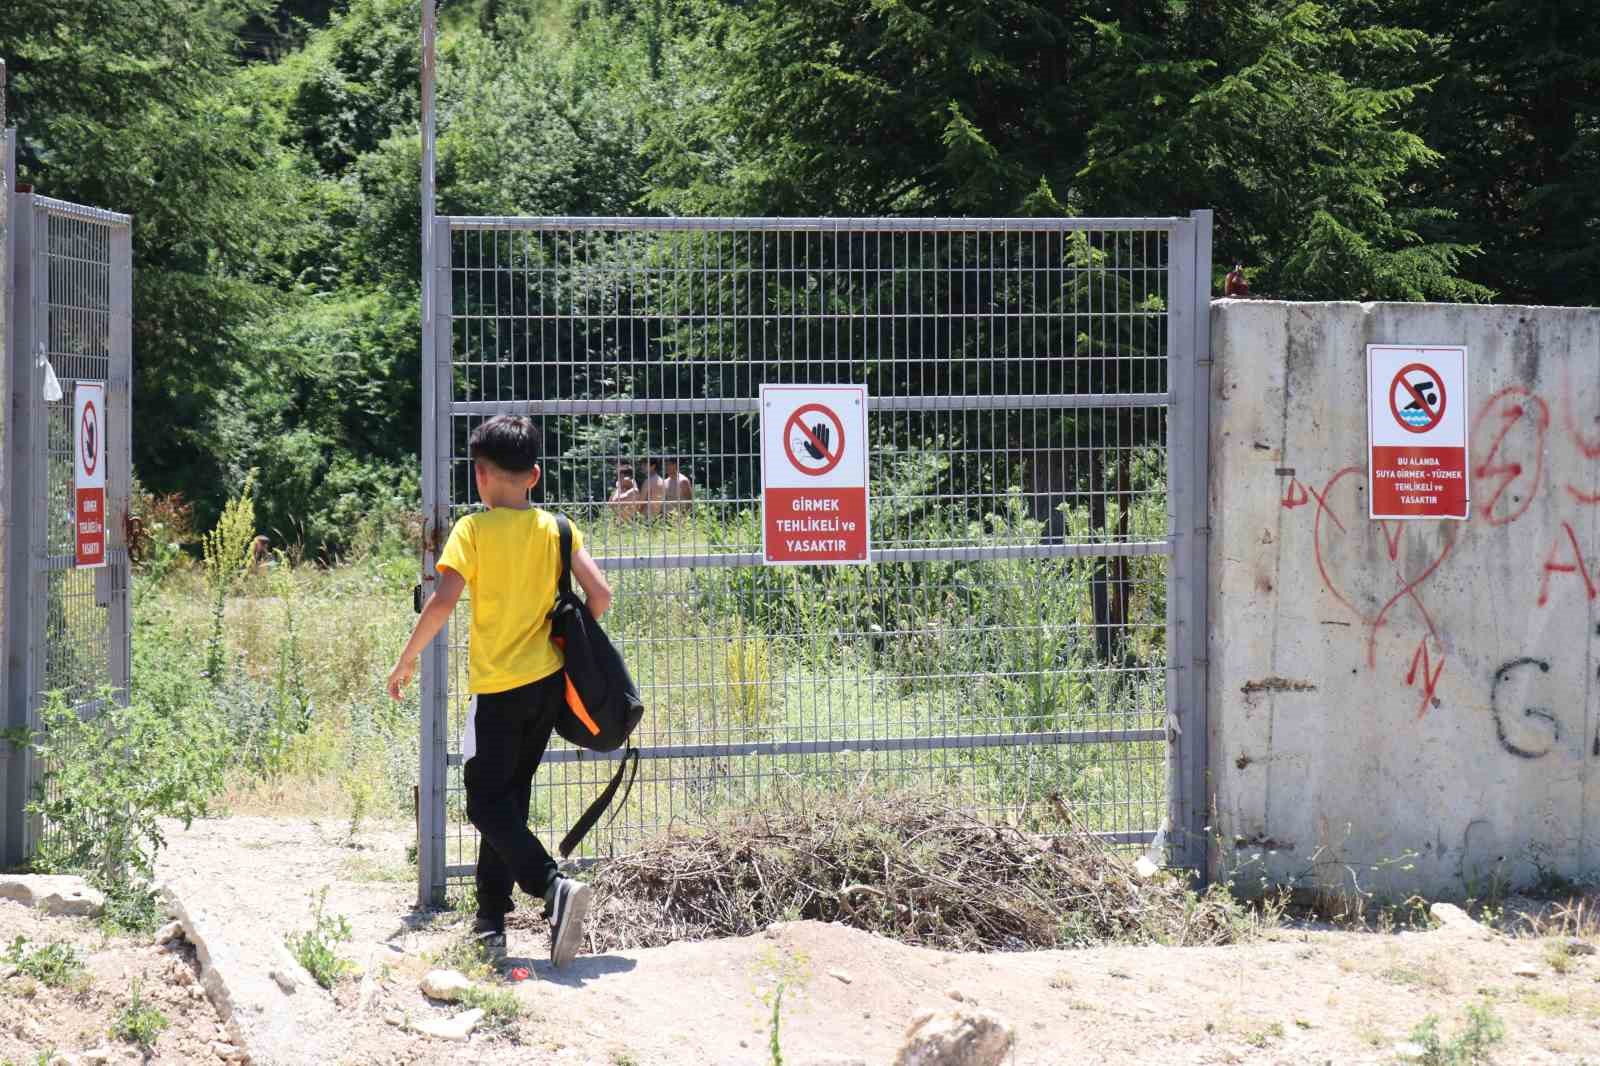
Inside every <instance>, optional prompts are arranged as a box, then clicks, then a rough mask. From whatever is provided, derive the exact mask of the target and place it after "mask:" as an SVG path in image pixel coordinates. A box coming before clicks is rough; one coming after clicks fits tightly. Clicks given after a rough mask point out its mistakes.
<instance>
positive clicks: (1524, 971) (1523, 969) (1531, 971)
mask: <svg viewBox="0 0 1600 1066" xmlns="http://www.w3.org/2000/svg"><path fill="white" fill-rule="evenodd" d="M1511 975H1512V976H1513V977H1538V976H1540V970H1539V967H1537V966H1535V965H1533V964H1532V963H1527V962H1525V963H1523V964H1522V965H1521V966H1518V967H1516V968H1515V969H1513V970H1512V971H1511Z"/></svg>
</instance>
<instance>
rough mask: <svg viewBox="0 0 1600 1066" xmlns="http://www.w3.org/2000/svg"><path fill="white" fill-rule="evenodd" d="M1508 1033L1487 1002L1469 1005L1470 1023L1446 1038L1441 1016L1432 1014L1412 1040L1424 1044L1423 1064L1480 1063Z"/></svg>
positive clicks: (1473, 1065)
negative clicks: (1442, 1028)
mask: <svg viewBox="0 0 1600 1066" xmlns="http://www.w3.org/2000/svg"><path fill="white" fill-rule="evenodd" d="M1505 1037H1506V1027H1505V1025H1504V1024H1503V1023H1502V1022H1501V1021H1500V1019H1499V1018H1497V1017H1495V1014H1494V1011H1493V1010H1491V1009H1490V1008H1489V1006H1488V1005H1487V1004H1485V1005H1483V1006H1470V1007H1468V1008H1467V1024H1466V1027H1465V1028H1464V1029H1462V1030H1461V1032H1459V1033H1457V1034H1456V1035H1455V1036H1454V1037H1452V1038H1451V1039H1450V1040H1448V1041H1446V1040H1444V1039H1443V1038H1442V1037H1440V1036H1439V1019H1438V1018H1437V1017H1435V1016H1434V1015H1431V1014H1430V1015H1428V1017H1426V1018H1424V1019H1423V1021H1422V1023H1421V1024H1420V1025H1418V1026H1417V1027H1416V1028H1415V1029H1413V1030H1412V1031H1411V1042H1412V1043H1414V1044H1417V1045H1419V1046H1420V1047H1421V1048H1422V1058H1420V1059H1419V1060H1418V1061H1419V1062H1420V1063H1421V1064H1422V1066H1477V1064H1479V1063H1487V1062H1488V1061H1489V1050H1490V1049H1491V1048H1493V1047H1494V1046H1495V1045H1496V1044H1498V1043H1499V1042H1500V1041H1502V1040H1504V1039H1505Z"/></svg>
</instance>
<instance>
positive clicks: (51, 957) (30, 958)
mask: <svg viewBox="0 0 1600 1066" xmlns="http://www.w3.org/2000/svg"><path fill="white" fill-rule="evenodd" d="M5 961H6V962H7V963H9V964H10V965H12V966H15V967H16V968H17V973H19V974H21V975H22V976H24V977H31V978H33V979H34V980H36V981H39V982H41V983H42V984H46V985H49V986H50V987H51V988H65V987H67V986H68V985H70V984H73V983H75V982H77V981H78V980H79V979H80V978H81V977H84V976H85V975H84V970H83V960H82V959H80V958H78V952H77V950H76V949H74V948H73V946H72V945H71V944H66V943H54V944H45V945H44V946H43V947H38V948H34V949H33V950H32V951H29V950H28V938H27V937H24V936H19V937H17V938H16V939H15V940H13V941H12V942H11V947H10V948H8V949H7V950H6V953H5Z"/></svg>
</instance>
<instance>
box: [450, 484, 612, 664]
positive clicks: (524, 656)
mask: <svg viewBox="0 0 1600 1066" xmlns="http://www.w3.org/2000/svg"><path fill="white" fill-rule="evenodd" d="M582 547H583V534H582V533H579V532H578V528H577V526H573V528H572V554H573V555H577V554H578V551H579V549H581V548H582ZM438 565H439V568H440V569H445V568H448V569H451V570H454V571H455V572H456V573H458V574H460V575H461V577H462V579H463V580H464V581H466V583H467V589H468V591H469V592H470V593H471V594H472V628H471V629H470V630H469V631H468V632H469V644H468V649H469V655H468V669H467V688H468V690H469V691H470V692H471V693H472V694H473V695H480V694H483V693H489V692H506V691H508V690H510V689H514V688H517V687H519V686H521V685H526V684H528V683H529V682H532V681H538V680H540V679H541V678H545V677H549V676H550V675H551V674H553V673H555V672H556V671H557V670H559V669H561V667H562V666H563V665H564V664H563V661H562V658H561V650H560V649H559V648H557V647H556V646H555V645H554V644H552V643H550V609H551V608H552V607H554V606H555V602H556V585H557V583H559V582H560V580H561V531H560V530H559V529H558V528H557V527H556V519H555V516H554V515H552V514H550V513H548V512H546V511H541V510H539V509H538V508H536V507H530V508H527V509H525V510H517V509H514V508H506V507H494V508H491V509H489V510H487V511H479V512H477V513H475V514H470V515H467V516H466V517H465V518H463V519H461V521H459V522H457V523H456V524H455V527H454V528H453V529H451V530H450V539H449V540H448V541H446V542H445V546H444V551H443V552H441V553H440V555H439V564H438Z"/></svg>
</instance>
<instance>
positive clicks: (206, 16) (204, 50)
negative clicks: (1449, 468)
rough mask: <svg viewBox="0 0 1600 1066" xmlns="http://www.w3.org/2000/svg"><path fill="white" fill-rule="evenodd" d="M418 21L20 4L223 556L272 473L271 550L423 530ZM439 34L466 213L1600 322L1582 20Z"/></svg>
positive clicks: (39, 144)
mask: <svg viewBox="0 0 1600 1066" xmlns="http://www.w3.org/2000/svg"><path fill="white" fill-rule="evenodd" d="M420 3H421V0H277V2H273V0H82V2H75V3H72V4H59V3H48V2H46V0H11V2H9V3H6V4H4V5H0V55H4V56H5V57H6V58H7V59H8V60H9V61H10V65H11V72H12V79H11V84H10V86H9V93H10V97H9V104H10V107H11V113H12V114H13V116H14V117H15V118H16V120H17V121H18V123H19V124H20V126H21V130H22V160H21V162H22V174H23V180H26V181H31V182H33V183H34V184H35V185H36V186H37V187H38V188H39V189H40V190H41V191H43V192H46V193H49V194H51V195H58V196H62V197H66V198H71V199H76V200H81V201H85V202H89V203H95V204H99V205H103V206H107V207H111V208H114V209H118V210H124V211H129V212H131V213H132V214H133V215H134V216H135V255H136V270H137V274H136V291H135V307H136V323H135V344H136V347H137V361H136V365H137V380H136V383H135V384H136V401H135V402H136V404H137V405H138V410H139V412H140V423H139V431H138V432H137V433H136V434H135V441H136V456H135V458H136V463H137V465H138V468H139V470H140V473H141V476H142V478H143V479H144V481H145V483H146V484H148V485H149V486H150V487H151V488H152V489H153V490H155V491H157V492H169V491H174V490H178V491H182V492H184V493H185V494H186V495H188V496H189V497H190V498H192V499H194V500H195V502H196V503H197V505H198V506H197V521H198V522H199V524H200V525H202V526H207V525H210V524H212V522H213V521H214V520H215V518H216V516H217V514H218V513H219V512H220V509H221V507H222V505H223V503H224V502H225V501H226V499H227V496H228V488H229V486H231V485H237V484H238V483H239V482H240V481H241V480H242V479H243V476H244V473H245V472H246V471H248V470H251V469H256V470H258V471H259V472H260V482H259V489H258V492H259V495H258V515H259V521H260V526H261V528H262V530H263V532H267V533H269V534H274V535H275V536H276V537H277V538H278V539H280V540H281V539H301V540H303V541H304V542H305V545H306V547H307V548H308V549H309V550H311V551H313V552H316V551H324V550H325V551H336V550H338V549H339V548H340V547H341V545H342V544H344V543H346V542H347V541H348V539H349V536H350V533H351V531H352V530H353V529H354V527H355V525H356V524H357V522H358V521H359V519H360V517H361V515H362V514H363V513H364V512H366V511H368V510H370V509H372V508H373V507H374V506H375V505H380V504H381V505H384V506H390V507H392V506H393V505H394V502H395V501H404V500H409V499H412V498H414V496H415V493H416V468H417V467H416V457H417V451H418V447H419V438H420V433H421V429H422V427H421V424H420V416H419V410H418V409H419V402H418V401H419V386H418V378H419V370H420V347H419V338H418V329H417V320H418V305H419V302H420V301H419V295H418V271H419V248H418V245H419V240H418V232H417V221H418V215H419V209H420V201H419V194H418V181H417V175H418V167H419V159H420V151H419V147H418V139H417V133H418V122H419V103H418V95H417V65H418V47H419V45H418V34H417V26H418V21H419V14H420ZM440 25H441V36H440V79H439V85H440V97H439V130H440V134H439V207H440V209H441V210H442V211H445V212H451V213H485V214H540V213H547V214H623V213H633V212H639V211H668V212H677V213H713V212H714V213H752V214H807V213H819V214H880V213H889V214H934V215H937V214H957V215H963V214H967V215H1010V214H1036V215H1063V214H1068V215H1098V214H1134V215H1169V214H1175V213H1182V212H1185V211H1187V210H1189V209H1191V208H1194V207H1214V208H1215V209H1216V210H1217V222H1218V227H1217V234H1216V267H1217V271H1218V273H1219V274H1220V273H1221V272H1222V271H1223V270H1225V269H1227V268H1228V267H1229V266H1231V265H1232V263H1233V262H1234V261H1239V262H1243V263H1244V264H1245V265H1246V267H1247V270H1248V273H1249V276H1250V278H1251V281H1252V283H1253V285H1254V288H1255V291H1256V292H1257V293H1261V294H1265V295H1270V296H1285V297H1314V298H1342V299H1422V298H1430V299H1441V298H1442V299H1483V298H1486V297H1488V296H1490V295H1491V293H1494V294H1498V295H1499V297H1500V298H1504V299H1516V300H1526V301H1541V302H1568V303H1584V302H1594V301H1595V300H1596V299H1597V298H1600V251H1596V249H1597V248H1600V242H1597V240H1596V237H1600V233H1597V227H1600V73H1597V70H1600V36H1597V35H1600V30H1596V28H1595V25H1596V23H1595V21H1594V19H1593V17H1592V13H1591V12H1589V11H1588V5H1586V4H1584V3H1581V2H1579V0H1552V2H1550V3H1542V4H1537V5H1533V6H1531V7H1529V6H1527V5H1519V4H1513V3H1511V2H1510V0H1462V2H1460V3H1452V4H1434V3H1426V2H1424V0H1402V2H1400V3H1393V4H1380V3H1377V2H1376V0H1116V2H1111V0H963V2H961V3H951V2H949V0H870V2H857V0H737V2H736V0H446V2H445V3H444V5H443V7H442V10H441V24H440ZM1477 249H1482V251H1483V254H1481V255H1473V254H1472V253H1473V252H1474V251H1475V250H1477ZM851 251H852V254H854V251H855V250H851ZM1046 251H1047V252H1048V251H1049V250H1048V249H1047V250H1046ZM1058 251H1060V253H1061V254H1063V255H1067V254H1072V255H1079V256H1087V257H1089V258H1086V259H1085V260H1084V263H1085V264H1088V265H1091V266H1092V265H1093V256H1094V255H1096V254H1103V253H1104V250H1103V249H1102V250H1100V251H1099V252H1095V251H1093V250H1090V249H1080V248H1068V247H1066V246H1065V245H1063V247H1062V248H1061V249H1059V250H1058ZM1049 254H1055V253H1054V252H1050V253H1049ZM568 295H569V296H571V295H573V294H571V293H569V294H568ZM774 298H781V294H779V295H778V296H774ZM1066 298H1068V299H1071V298H1072V296H1071V294H1067V295H1066ZM1129 298H1130V299H1133V300H1135V301H1136V302H1137V301H1138V300H1139V299H1140V298H1139V297H1138V294H1132V295H1130V297H1129ZM1146 302H1148V301H1146ZM1140 307H1141V309H1143V310H1145V311H1148V312H1150V313H1159V311H1160V308H1159V307H1155V306H1153V305H1152V306H1148V307H1147V306H1145V305H1144V304H1143V303H1141V304H1140ZM711 340H712V339H711V338H707V337H698V338H697V337H692V336H689V335H682V336H672V337H663V338H659V339H658V342H659V343H660V344H663V345H666V346H667V347H669V348H671V349H672V350H673V351H675V352H676V353H677V355H678V357H682V356H685V355H686V354H688V353H690V352H692V351H694V350H697V346H700V347H703V346H705V345H706V344H709V343H711ZM1004 365H1005V366H1006V367H1007V368H1008V369H1007V371H1006V372H1007V373H1011V372H1013V371H1015V372H1017V373H1022V372H1024V368H1023V367H1021V366H1020V364H1019V365H1018V366H1016V367H1010V366H1009V364H1004ZM738 385H739V383H738V382H737V381H731V382H724V383H722V384H719V385H717V386H716V387H718V388H722V387H728V388H737V387H738ZM1057 385H1059V387H1064V388H1066V387H1088V384H1086V383H1076V384H1074V383H1068V382H1061V383H1057V384H1056V385H1052V386H1051V387H1057ZM707 387H710V386H709V385H708V386H707ZM569 428H570V427H569ZM1064 431H1065V427H1063V432H1064ZM608 432H610V431H609V430H608ZM613 435H614V434H613ZM590 443H591V444H592V445H593V446H594V447H601V446H602V444H601V442H598V441H595V442H590ZM629 445H630V446H639V447H644V446H649V447H667V448H671V447H672V442H671V441H670V440H661V441H658V440H651V441H631V442H629ZM586 446H588V445H586ZM615 446H616V447H621V446H622V442H618V443H617V444H616V445H615ZM605 447H607V448H610V447H613V446H612V445H605Z"/></svg>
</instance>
